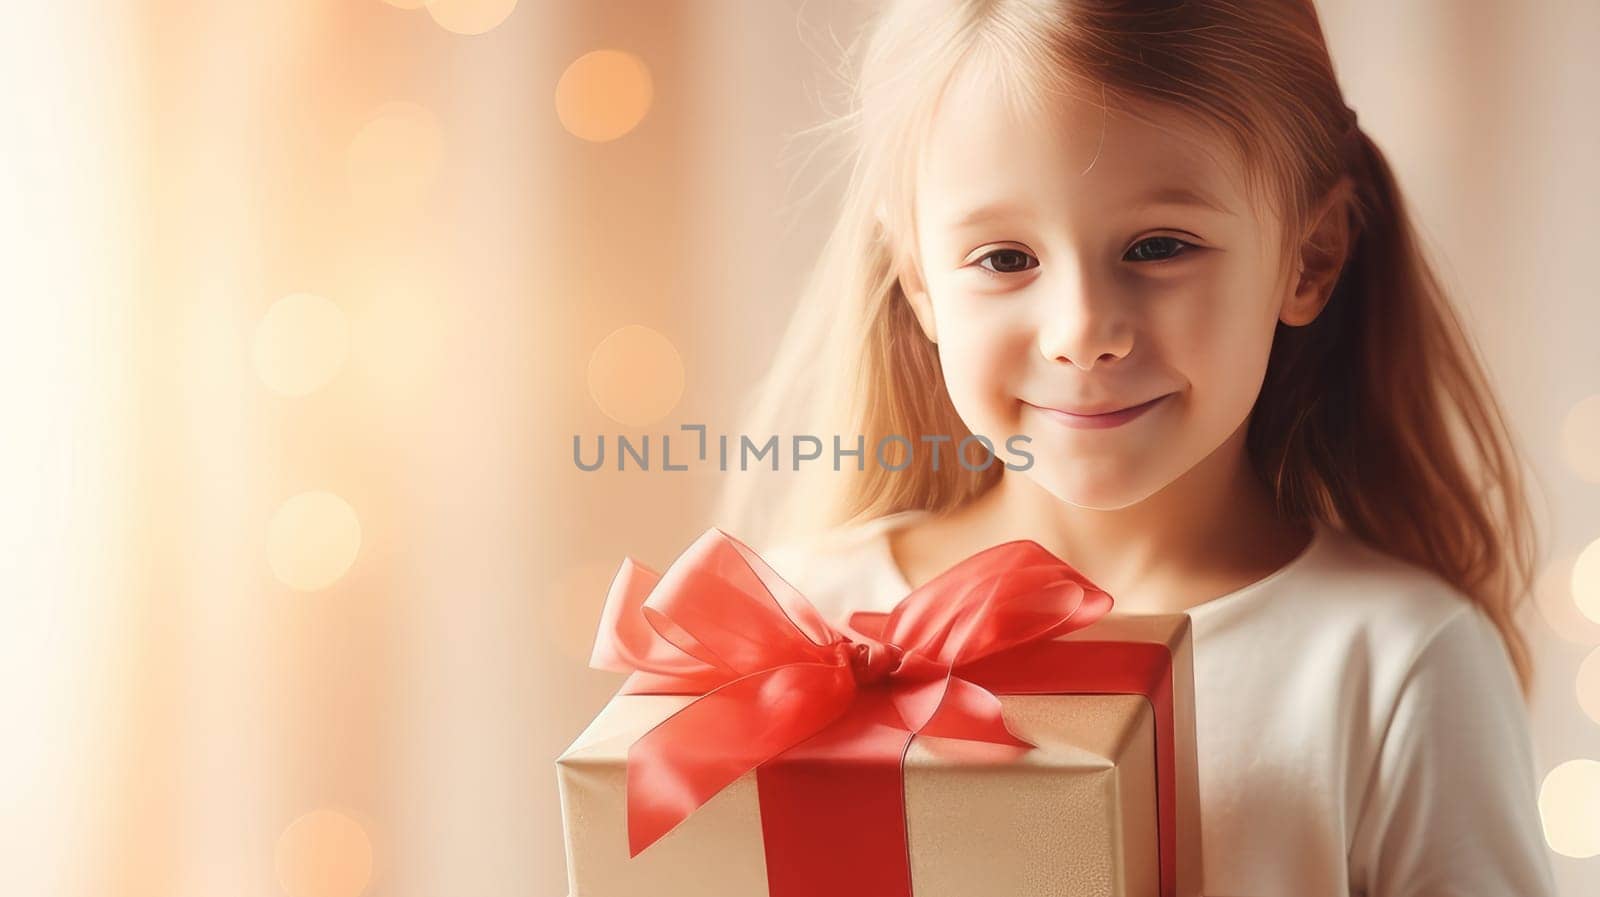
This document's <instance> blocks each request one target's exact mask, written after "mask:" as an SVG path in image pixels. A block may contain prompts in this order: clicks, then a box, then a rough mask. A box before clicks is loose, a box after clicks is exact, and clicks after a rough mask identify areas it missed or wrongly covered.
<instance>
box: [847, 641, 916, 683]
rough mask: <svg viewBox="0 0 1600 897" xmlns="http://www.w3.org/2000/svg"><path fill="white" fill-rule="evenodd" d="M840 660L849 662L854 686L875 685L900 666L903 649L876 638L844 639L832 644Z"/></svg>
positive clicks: (903, 654) (903, 653)
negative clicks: (861, 639)
mask: <svg viewBox="0 0 1600 897" xmlns="http://www.w3.org/2000/svg"><path fill="white" fill-rule="evenodd" d="M834 651H835V652H836V656H837V657H838V658H839V660H840V662H842V663H846V664H849V666H850V674H851V675H852V676H854V677H855V681H856V687H857V688H861V687H865V686H869V685H876V684H877V683H879V682H882V681H884V680H885V679H888V678H889V676H890V675H892V674H893V673H894V671H895V670H896V669H898V668H899V666H900V659H901V658H902V657H904V656H905V651H904V650H902V649H901V648H900V646H899V645H890V644H886V643H884V642H880V641H877V640H876V639H869V640H867V641H861V642H854V641H850V640H849V639H846V640H844V641H841V642H838V643H837V644H835V645H834Z"/></svg>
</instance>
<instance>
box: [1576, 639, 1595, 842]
mask: <svg viewBox="0 0 1600 897" xmlns="http://www.w3.org/2000/svg"><path fill="white" fill-rule="evenodd" d="M1577 690H1578V706H1579V707H1582V708H1583V712H1584V713H1587V714H1589V718H1590V719H1592V720H1594V721H1595V722H1597V723H1600V648H1596V649H1594V650H1593V651H1590V652H1589V655H1588V656H1587V657H1585V658H1584V659H1583V663H1581V664H1579V665H1578V683H1577ZM1594 811H1595V812H1596V813H1600V806H1596V807H1595V810H1594Z"/></svg>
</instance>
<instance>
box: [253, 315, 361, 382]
mask: <svg viewBox="0 0 1600 897" xmlns="http://www.w3.org/2000/svg"><path fill="white" fill-rule="evenodd" d="M349 344H350V325H349V322H348V321H347V320H346V318H345V314H344V311H343V310H341V309H340V308H339V306H338V305H335V304H334V303H333V302H331V301H329V300H327V299H324V298H322V297H321V296H313V295H311V294H310V293H295V294H293V295H289V296H285V297H283V298H282V299H279V300H278V301H277V302H274V303H273V304H272V307H271V308H268V309H267V313H266V314H265V315H262V317H261V322H260V323H259V324H257V325H256V337H255V345H254V347H253V351H252V358H253V360H254V362H255V368H256V375H257V376H258V377H260V378H261V382H262V383H264V384H266V386H267V388H268V389H270V390H272V391H273V392H275V393H278V394H279V395H284V396H303V395H306V394H308V393H311V392H314V391H316V390H317V389H319V388H320V387H322V386H323V385H324V384H326V383H327V382H328V381H329V380H332V379H333V377H334V375H335V374H337V373H338V372H339V368H340V367H342V366H343V365H344V360H345V356H346V354H347V353H348V352H349Z"/></svg>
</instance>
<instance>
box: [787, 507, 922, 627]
mask: <svg viewBox="0 0 1600 897" xmlns="http://www.w3.org/2000/svg"><path fill="white" fill-rule="evenodd" d="M900 517H901V515H898V514H891V515H887V516H884V517H878V518H874V519H872V520H868V521H866V522H862V523H855V524H851V525H848V526H842V527H836V528H833V529H830V530H826V531H824V532H821V533H818V534H816V535H814V536H812V537H810V538H805V539H791V540H788V541H784V542H778V543H775V544H771V545H768V546H766V547H765V548H762V549H759V550H758V552H757V553H758V554H760V556H761V558H762V560H764V561H766V563H767V565H768V566H769V567H771V568H772V569H773V571H774V572H776V573H777V574H778V576H780V577H782V578H783V580H784V581H785V582H787V583H789V584H790V585H792V586H794V587H795V588H796V589H797V590H798V591H799V592H800V593H801V594H802V595H804V596H805V597H806V598H807V599H808V600H809V601H811V603H812V604H814V605H816V607H817V608H818V609H819V610H821V611H822V612H823V614H824V615H825V616H827V617H829V618H830V619H836V618H838V617H839V616H840V615H842V614H843V613H845V612H846V611H847V610H882V609H887V608H888V607H890V606H892V605H893V603H894V602H895V601H898V600H899V599H900V598H901V597H904V596H902V595H898V594H895V592H896V586H897V571H896V570H895V569H894V568H893V566H892V562H891V561H890V560H889V559H888V555H887V549H886V548H885V543H884V539H885V532H886V530H888V529H889V528H890V527H891V526H892V525H894V523H895V522H896V521H897V520H898V519H900Z"/></svg>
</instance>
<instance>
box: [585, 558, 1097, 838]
mask: <svg viewBox="0 0 1600 897" xmlns="http://www.w3.org/2000/svg"><path fill="white" fill-rule="evenodd" d="M1110 608H1111V599H1110V596H1108V595H1106V594H1105V593H1104V592H1103V591H1101V590H1100V589H1098V588H1097V587H1096V586H1095V585H1094V584H1093V583H1091V582H1089V581H1088V580H1087V579H1086V578H1084V576H1083V575H1082V574H1081V573H1079V572H1078V571H1077V570H1075V569H1073V568H1072V567H1071V566H1070V565H1068V564H1067V563H1066V562H1065V561H1062V560H1060V559H1059V558H1057V557H1055V556H1054V555H1052V554H1050V553H1049V552H1048V551H1046V550H1045V549H1044V548H1043V547H1041V546H1040V545H1039V544H1038V543H1036V542H1032V541H1028V540H1021V541H1015V542H1007V543H1004V544H1001V545H996V546H994V547H992V548H989V549H985V550H984V551H981V552H979V553H977V554H975V555H973V556H972V557H969V558H967V559H966V560H964V561H962V562H960V563H958V564H956V565H955V566H953V567H951V568H950V569H948V570H946V571H945V572H944V573H941V574H940V575H939V576H938V577H936V578H935V579H933V580H931V581H930V582H928V583H926V584H924V585H923V586H921V587H920V588H917V589H915V590H913V591H912V592H911V594H909V595H907V596H906V597H905V598H904V599H903V600H902V601H900V603H899V604H897V605H896V606H895V608H894V609H893V610H892V611H891V612H890V613H889V614H888V616H887V618H886V619H882V620H874V619H871V618H870V617H862V616H861V615H857V616H856V617H852V618H851V621H850V624H849V625H847V626H846V629H849V630H851V633H852V634H853V635H854V636H855V637H854V638H852V634H847V633H846V632H842V631H840V630H839V629H837V628H835V627H834V626H832V625H830V624H829V623H828V622H827V621H826V620H824V619H823V617H822V615H821V614H820V613H819V612H818V611H817V609H816V608H815V606H813V605H812V604H811V603H810V602H809V601H808V600H806V598H805V597H804V596H803V595H801V594H800V593H799V592H798V591H796V590H795V589H794V588H793V587H792V586H790V585H789V584H788V583H786V582H784V580H783V579H782V577H780V576H778V575H777V573H776V572H774V571H773V570H772V568H771V567H770V566H769V565H768V564H767V563H766V562H765V561H764V560H762V558H761V557H760V556H759V555H758V554H756V552H754V551H753V550H751V549H750V547H749V546H747V545H745V544H744V543H743V542H740V541H739V540H738V539H735V538H734V537H732V536H730V535H728V534H727V533H725V532H723V531H722V530H720V529H717V528H715V527H713V528H711V529H709V530H707V531H706V532H705V533H704V534H703V535H702V536H700V538H698V539H696V540H695V542H694V543H693V544H692V545H691V546H690V547H689V549H687V550H686V551H684V553H683V554H682V555H680V556H679V557H678V558H677V560H675V561H673V563H672V565H671V566H670V567H668V568H667V570H666V572H665V573H662V574H659V575H658V574H656V573H655V572H654V571H653V570H651V569H650V568H648V567H645V566H643V565H642V564H639V563H637V562H636V561H634V560H633V559H632V558H628V559H626V560H625V561H624V562H623V564H622V567H621V569H620V570H619V571H618V573H617V576H616V578H615V579H614V580H613V582H612V586H611V590H610V593H609V594H608V595H607V596H606V604H605V608H604V611H603V612H602V614H601V622H600V629H599V632H598V634H597V637H596V641H595V646H594V652H593V654H592V655H591V661H590V665H591V666H594V667H596V668H598V669H608V670H617V671H624V672H630V673H631V675H630V676H629V678H628V680H627V682H625V683H624V685H623V688H622V690H621V692H620V693H621V694H689V695H699V696H700V697H699V698H697V699H696V700H695V701H693V702H691V703H689V704H688V705H686V706H685V707H683V708H681V709H680V710H678V711H677V713H675V714H673V715H672V716H670V717H668V718H667V719H666V720H664V721H662V722H661V723H660V724H658V725H657V726H655V727H654V728H653V729H651V730H650V731H649V732H647V733H645V734H644V735H643V736H641V737H640V738H639V740H638V741H636V742H635V743H634V744H633V745H632V747H631V748H630V750H629V753H628V786H627V800H628V829H629V842H630V851H631V852H630V855H632V854H637V853H638V852H639V851H641V850H643V849H645V848H646V847H648V846H649V845H650V844H652V843H654V842H655V841H656V840H657V839H659V838H660V837H661V836H662V835H664V834H666V833H667V832H668V831H670V830H671V829H672V828H673V827H674V826H676V825H677V824H678V823H679V822H681V821H682V820H683V819H685V818H687V817H688V816H689V815H690V814H691V813H693V812H694V810H695V809H697V808H698V807H699V806H701V805H702V804H704V803H705V801H706V800H708V799H710V798H711V797H712V796H714V795H715V794H716V793H717V792H718V791H720V790H721V789H722V788H724V787H726V786H727V785H729V784H731V783H732V782H733V781H734V780H735V779H737V778H738V777H739V776H741V775H744V774H745V773H747V772H749V771H750V770H751V769H753V768H758V767H761V766H763V765H765V764H769V763H772V762H773V761H775V760H777V759H779V758H780V757H782V756H784V755H785V754H786V753H787V752H789V751H791V750H792V749H793V748H795V746H797V745H800V744H802V743H805V742H807V741H808V739H815V738H816V737H817V736H819V735H825V734H827V733H828V732H829V731H830V729H832V730H833V733H832V737H834V738H838V737H840V733H841V732H842V731H844V730H842V729H839V728H837V727H838V726H842V725H845V724H846V723H845V722H844V719H845V717H850V719H851V720H852V722H850V723H849V725H860V724H861V723H860V721H861V720H864V719H868V718H870V719H872V720H873V721H874V722H873V723H872V725H874V726H889V727H891V728H892V729H894V730H898V731H900V732H901V733H902V735H903V739H905V740H908V739H909V738H910V737H911V736H912V735H913V734H915V733H917V732H919V731H927V732H928V734H938V735H940V736H943V737H949V738H966V739H972V740H977V741H987V742H993V743H1003V744H1012V745H1027V744H1028V743H1027V742H1025V741H1022V740H1021V739H1019V738H1017V737H1016V736H1015V735H1014V734H1013V733H1011V732H1010V731H1009V730H1008V729H1007V728H1006V725H1005V721H1004V719H1003V718H1002V717H1001V714H1000V704H999V701H998V699H997V698H995V696H994V695H993V694H992V693H991V692H989V691H988V690H987V689H985V688H984V687H983V686H981V685H978V684H976V683H974V682H970V681H966V680H963V679H960V678H957V677H956V671H957V670H958V668H959V667H960V666H961V665H963V664H968V663H972V662H975V661H977V660H980V659H983V658H986V657H990V656H992V655H995V654H997V653H999V652H1004V651H1007V650H1010V649H1013V648H1015V647H1017V646H1019V645H1024V644H1029V643H1032V642H1036V641H1038V640H1040V639H1045V638H1051V637H1054V636H1057V635H1061V634H1064V633H1066V632H1069V631H1072V630H1075V629H1081V628H1083V627H1085V626H1088V625H1090V624H1092V623H1093V622H1095V621H1096V620H1098V619H1099V618H1100V617H1101V616H1103V615H1104V614H1105V613H1106V612H1108V611H1109V610H1110ZM858 617H859V622H860V623H861V624H862V625H863V626H866V627H868V630H869V631H863V630H862V629H860V628H858V627H857V626H856V625H855V624H856V623H857V622H858ZM864 691H871V692H874V693H877V692H880V691H882V692H884V694H882V695H879V696H878V697H876V698H874V699H873V700H874V702H875V703H873V704H872V706H873V707H874V708H877V709H874V710H872V711H871V712H870V713H867V714H866V715H865V716H864V715H863V713H864V712H865V711H862V712H857V713H855V714H854V715H853V716H852V714H851V708H852V707H853V706H855V705H857V704H858V703H859V702H860V700H861V697H862V693H863V692H864ZM881 699H886V701H882V702H881V703H877V702H879V701H880V700H881ZM862 706H863V707H865V705H862Z"/></svg>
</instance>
